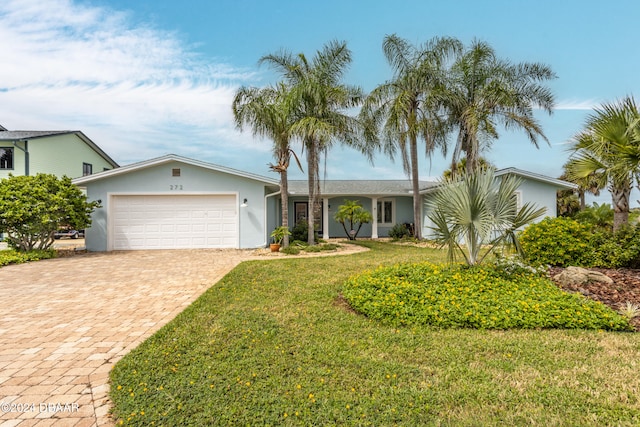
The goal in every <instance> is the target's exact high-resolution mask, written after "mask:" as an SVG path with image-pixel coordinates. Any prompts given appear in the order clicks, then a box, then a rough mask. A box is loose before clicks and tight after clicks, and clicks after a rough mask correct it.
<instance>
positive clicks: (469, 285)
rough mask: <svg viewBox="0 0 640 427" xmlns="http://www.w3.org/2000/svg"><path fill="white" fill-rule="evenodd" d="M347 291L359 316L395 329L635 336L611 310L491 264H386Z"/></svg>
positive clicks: (533, 277) (530, 275)
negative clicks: (550, 330) (592, 332)
mask: <svg viewBox="0 0 640 427" xmlns="http://www.w3.org/2000/svg"><path fill="white" fill-rule="evenodd" d="M343 293H344V296H345V298H346V299H347V301H348V302H349V304H350V305H351V307H353V308H354V309H355V310H356V311H359V312H361V313H363V314H365V315H367V316H368V317H370V318H373V319H378V320H380V321H382V322H384V323H389V324H392V325H433V326H438V327H458V328H464V327H466V328H478V329H510V328H527V329H531V328H564V329H576V328H577V329H606V330H633V328H632V327H631V325H630V324H629V320H628V319H627V318H625V317H623V316H621V315H620V314H618V313H616V312H615V311H613V310H612V309H611V308H609V307H607V306H606V305H604V304H602V303H600V302H597V301H594V300H590V299H588V298H585V297H584V296H582V295H578V294H569V293H567V292H563V291H562V290H560V289H559V288H558V287H557V286H556V285H555V284H554V283H553V282H552V281H551V280H550V279H548V278H547V277H544V276H542V275H540V274H536V273H533V272H515V273H510V274H508V273H506V272H505V271H504V270H501V269H499V268H496V267H494V266H491V265H488V266H476V267H473V268H468V267H466V266H462V265H451V266H447V265H436V264H432V263H429V262H422V263H413V264H409V263H405V264H398V265H394V266H391V267H388V266H381V267H379V268H378V269H376V270H373V271H367V272H364V273H361V274H358V275H355V276H353V277H351V278H350V279H349V280H348V281H347V283H346V285H345V289H344V291H343Z"/></svg>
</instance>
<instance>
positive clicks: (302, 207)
mask: <svg viewBox="0 0 640 427" xmlns="http://www.w3.org/2000/svg"><path fill="white" fill-rule="evenodd" d="M293 211H294V212H295V213H294V215H295V222H296V223H297V222H298V221H300V220H306V219H307V218H308V216H309V203H308V202H293ZM323 212H324V202H323V201H320V212H319V214H318V215H319V216H317V217H316V219H315V224H314V225H315V228H316V231H317V232H318V233H322V214H323Z"/></svg>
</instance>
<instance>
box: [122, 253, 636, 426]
mask: <svg viewBox="0 0 640 427" xmlns="http://www.w3.org/2000/svg"><path fill="white" fill-rule="evenodd" d="M359 244H361V245H367V246H369V247H371V249H372V250H371V251H369V252H363V253H359V254H355V255H349V256H342V257H341V256H336V257H321V258H304V259H287V258H284V259H278V260H269V261H252V262H245V263H243V264H241V265H239V266H238V267H237V268H236V269H234V270H233V271H232V272H231V273H229V274H228V275H227V276H226V277H225V278H224V279H223V280H222V281H220V282H219V283H218V284H216V285H215V286H213V287H211V288H210V289H209V290H208V291H207V292H206V293H205V294H203V295H202V297H201V298H199V299H198V300H197V301H196V302H194V303H193V304H192V305H191V306H190V307H188V308H187V309H186V310H185V311H184V312H183V313H182V314H181V315H179V316H178V317H177V318H176V319H175V320H174V321H172V322H170V323H169V324H168V325H166V326H165V327H164V328H162V329H161V330H160V331H159V332H158V333H156V334H155V335H154V336H152V337H151V338H149V339H148V340H147V341H145V342H144V343H143V344H142V345H140V346H139V347H138V348H137V349H135V350H133V351H132V352H131V353H130V354H128V355H127V356H125V357H124V358H123V359H122V360H121V361H120V362H119V363H118V364H117V365H116V366H115V368H114V370H113V371H112V373H111V399H112V401H113V403H114V409H113V413H114V418H115V421H116V424H121V425H139V426H149V425H165V426H177V425H192V426H202V425H213V426H216V425H292V426H293V425H301V426H308V425H353V426H366V425H370V426H380V425H410V426H411V425H420V426H430V425H456V426H477V425H483V426H494V425H495V426H498V425H530V424H536V425H554V426H565V425H566V426H573V425H594V426H595V425H598V426H599V425H621V426H625V425H629V426H631V425H638V424H640V398H639V396H640V376H638V375H637V372H638V368H639V365H638V364H639V363H640V362H638V361H639V360H640V334H635V333H627V332H606V331H602V330H564V329H508V330H490V329H479V330H478V329H470V328H438V327H433V326H429V325H411V326H396V325H392V324H383V323H381V322H379V321H377V320H374V319H371V318H368V317H366V316H363V315H361V314H358V313H356V312H354V311H353V310H351V309H350V308H349V307H348V306H346V304H345V302H344V299H342V298H341V297H340V294H341V292H342V291H343V290H344V288H345V283H346V281H347V279H348V278H349V277H352V276H354V275H355V274H358V273H360V272H363V271H365V270H371V269H375V268H376V267H377V266H379V265H384V266H392V265H396V264H398V263H403V262H412V263H417V262H423V261H425V260H428V261H431V262H434V263H438V262H440V261H441V260H442V259H443V257H444V253H442V252H440V251H438V250H434V249H429V248H418V247H402V246H398V245H393V244H384V243H373V242H361V243H359ZM161 285H162V284H161V283H159V284H158V286H161Z"/></svg>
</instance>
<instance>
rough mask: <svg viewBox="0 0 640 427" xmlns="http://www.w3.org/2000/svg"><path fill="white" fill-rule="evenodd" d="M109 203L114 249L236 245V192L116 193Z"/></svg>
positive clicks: (229, 246) (234, 246) (222, 246)
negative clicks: (197, 193)
mask: <svg viewBox="0 0 640 427" xmlns="http://www.w3.org/2000/svg"><path fill="white" fill-rule="evenodd" d="M111 204H112V206H111V212H110V216H111V221H110V227H111V236H112V239H113V240H112V242H113V244H112V249H114V250H130V249H187V248H237V247H238V242H239V239H238V209H237V206H238V204H237V200H236V196H235V195H179V196H176V195H119V196H113V197H112V199H111Z"/></svg>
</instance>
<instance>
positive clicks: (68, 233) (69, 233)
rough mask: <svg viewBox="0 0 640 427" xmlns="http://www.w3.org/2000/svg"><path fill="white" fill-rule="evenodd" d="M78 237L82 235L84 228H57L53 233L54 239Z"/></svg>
mask: <svg viewBox="0 0 640 427" xmlns="http://www.w3.org/2000/svg"><path fill="white" fill-rule="evenodd" d="M79 237H84V230H58V231H56V232H55V233H54V235H53V238H54V239H56V240H57V239H62V238H69V239H77V238H79Z"/></svg>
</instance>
